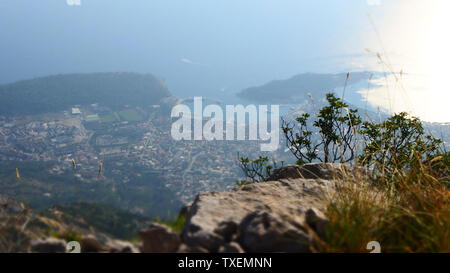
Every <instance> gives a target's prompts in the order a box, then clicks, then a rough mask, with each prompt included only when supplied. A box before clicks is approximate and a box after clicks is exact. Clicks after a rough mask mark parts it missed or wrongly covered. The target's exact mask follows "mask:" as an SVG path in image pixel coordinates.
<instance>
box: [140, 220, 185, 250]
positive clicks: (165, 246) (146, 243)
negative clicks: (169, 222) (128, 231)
mask: <svg viewBox="0 0 450 273" xmlns="http://www.w3.org/2000/svg"><path fill="white" fill-rule="evenodd" d="M139 236H140V237H141V239H142V242H143V246H142V252H146V253H167V252H175V251H176V250H177V249H178V248H179V246H180V244H181V240H180V236H179V234H178V233H176V232H174V231H172V230H170V229H169V228H168V227H166V226H163V225H160V224H156V223H153V224H151V225H150V227H148V229H146V230H143V231H141V232H139Z"/></svg>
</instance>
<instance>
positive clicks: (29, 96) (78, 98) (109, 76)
mask: <svg viewBox="0 0 450 273" xmlns="http://www.w3.org/2000/svg"><path fill="white" fill-rule="evenodd" d="M168 96H170V92H169V90H168V89H167V88H166V86H165V85H164V83H163V82H162V81H161V80H160V79H158V78H157V77H155V76H153V75H151V74H136V73H93V74H68V75H55V76H48V77H43V78H36V79H31V80H24V81H19V82H15V83H10V84H5V85H0V115H5V116H14V115H24V114H42V113H48V112H56V111H61V110H66V109H68V108H70V107H71V106H73V105H78V104H79V105H85V104H92V103H101V104H102V105H104V106H107V107H111V108H113V109H114V108H118V107H120V106H123V105H127V104H128V105H133V106H147V105H150V104H157V102H158V101H160V100H161V99H162V98H164V97H168Z"/></svg>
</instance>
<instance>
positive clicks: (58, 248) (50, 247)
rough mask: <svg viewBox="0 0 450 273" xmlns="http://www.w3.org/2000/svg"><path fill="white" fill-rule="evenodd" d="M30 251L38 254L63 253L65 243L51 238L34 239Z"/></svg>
mask: <svg viewBox="0 0 450 273" xmlns="http://www.w3.org/2000/svg"><path fill="white" fill-rule="evenodd" d="M30 250H31V251H32V252H38V253H64V252H66V241H64V240H61V239H56V238H52V237H48V238H43V239H34V240H32V241H31V243H30Z"/></svg>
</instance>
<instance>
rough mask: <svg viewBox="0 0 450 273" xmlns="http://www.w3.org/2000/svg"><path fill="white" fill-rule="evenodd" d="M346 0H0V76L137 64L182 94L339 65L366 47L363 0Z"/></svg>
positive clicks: (125, 67)
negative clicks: (77, 0)
mask: <svg viewBox="0 0 450 273" xmlns="http://www.w3.org/2000/svg"><path fill="white" fill-rule="evenodd" d="M343 2H344V1H299V0H292V1H283V0H281V1H280V0H271V1H267V0H245V1H242V0H218V1H210V0H175V1H174V0H163V1H153V0H114V1H111V0H81V5H80V6H69V5H68V4H67V3H66V0H39V1H35V0H2V1H0V26H1V28H0V35H1V36H0V37H2V38H1V39H0V62H1V63H2V65H1V67H0V69H1V70H0V82H9V81H13V80H17V79H23V78H28V77H33V76H40V75H47V74H55V73H68V72H91V71H137V72H150V73H154V74H156V75H159V76H162V77H164V78H165V79H166V80H167V81H168V82H169V85H173V88H175V89H176V90H174V92H181V91H182V90H181V88H182V87H183V86H187V87H189V88H191V87H193V86H196V84H193V83H190V81H196V82H197V81H199V79H202V78H203V79H204V80H205V81H213V80H214V81H216V82H217V86H216V88H217V89H221V88H231V87H232V86H234V81H236V82H239V83H241V82H242V83H249V84H261V83H264V82H265V81H268V80H271V79H275V78H283V77H288V76H292V75H294V74H296V73H299V72H304V71H317V72H320V71H341V70H345V69H344V68H345V66H344V64H343V63H342V58H343V57H345V55H347V54H361V53H363V49H362V48H358V46H355V45H356V44H358V39H359V37H358V33H359V32H361V31H363V30H364V28H367V25H368V24H367V19H366V17H365V16H366V15H365V13H366V12H367V10H368V8H369V7H368V5H367V2H366V1H365V0H360V1H357V0H355V1H348V0H346V1H345V4H343ZM199 77H200V78H199ZM244 78H245V79H244ZM238 85H240V84H238ZM208 86H209V84H208ZM228 86H230V87H228ZM200 87H201V86H200ZM211 87H214V86H211ZM200 92H201V91H200Z"/></svg>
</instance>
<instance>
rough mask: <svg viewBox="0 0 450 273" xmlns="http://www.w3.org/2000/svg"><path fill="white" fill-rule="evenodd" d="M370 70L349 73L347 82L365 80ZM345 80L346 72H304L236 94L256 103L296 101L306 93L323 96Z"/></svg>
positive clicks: (301, 98)
mask: <svg viewBox="0 0 450 273" xmlns="http://www.w3.org/2000/svg"><path fill="white" fill-rule="evenodd" d="M370 74H371V72H354V73H351V76H350V77H349V79H348V81H347V84H348V85H351V84H355V83H358V82H361V81H364V80H365V81H367V80H368V79H369V77H370ZM345 81H346V73H340V74H317V73H305V74H299V75H296V76H294V77H292V78H290V79H287V80H276V81H271V82H269V83H267V84H264V85H261V86H256V87H250V88H247V89H244V90H242V91H241V92H239V93H238V94H237V95H238V96H239V97H241V98H243V99H247V100H249V101H252V102H257V103H272V104H273V103H297V102H303V101H304V100H305V99H308V93H311V94H312V95H313V96H314V97H316V98H320V97H324V95H325V94H326V93H329V92H332V91H333V90H334V89H336V88H339V87H343V86H344V85H345Z"/></svg>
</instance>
